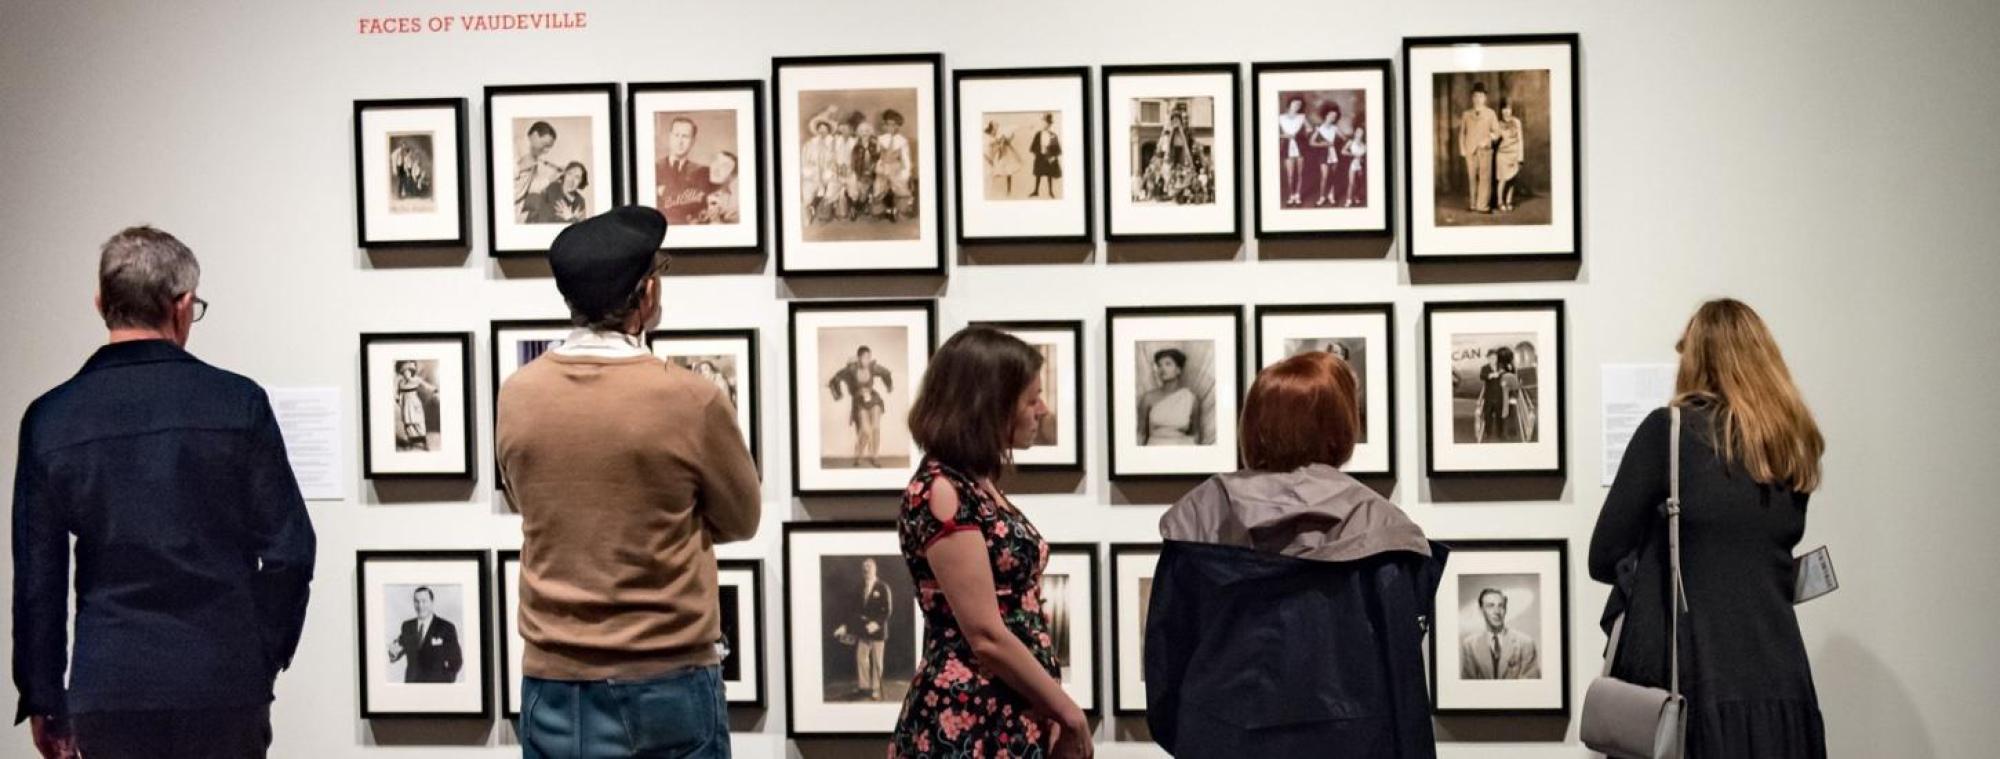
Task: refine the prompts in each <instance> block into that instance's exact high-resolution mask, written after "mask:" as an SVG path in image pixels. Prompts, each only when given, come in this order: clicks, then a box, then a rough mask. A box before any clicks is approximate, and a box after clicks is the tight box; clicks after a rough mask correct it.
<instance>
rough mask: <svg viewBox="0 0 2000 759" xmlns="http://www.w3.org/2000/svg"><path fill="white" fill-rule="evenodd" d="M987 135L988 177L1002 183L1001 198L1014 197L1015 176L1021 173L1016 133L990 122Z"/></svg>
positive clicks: (987, 123) (1019, 151)
mask: <svg viewBox="0 0 2000 759" xmlns="http://www.w3.org/2000/svg"><path fill="white" fill-rule="evenodd" d="M985 135H986V151H985V159H986V176H988V177H991V178H994V179H997V180H999V181H1000V191H1001V197H1003V198H1007V197H1013V195H1014V175H1015V174H1019V173H1021V149H1020V148H1018V147H1015V145H1014V133H1013V132H1009V131H1003V130H1001V129H1000V125H999V124H998V123H996V122H993V121H988V122H986V131H985Z"/></svg>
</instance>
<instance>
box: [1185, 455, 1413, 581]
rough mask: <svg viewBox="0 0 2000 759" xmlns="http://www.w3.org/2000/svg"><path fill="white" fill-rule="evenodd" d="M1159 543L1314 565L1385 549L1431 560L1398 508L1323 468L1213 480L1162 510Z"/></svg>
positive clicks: (1350, 479) (1344, 475)
mask: <svg viewBox="0 0 2000 759" xmlns="http://www.w3.org/2000/svg"><path fill="white" fill-rule="evenodd" d="M1160 537H1162V538H1164V539H1167V540H1182V541H1189V542H1195V543H1214V544H1219V545H1233V546H1240V547H1243V548H1253V549H1256V550H1259V551H1263V552H1265V553H1275V554H1281V555H1284V556H1291V557H1295V558H1301V559H1312V560H1315V561H1353V560H1356V559H1362V558H1366V557H1369V556H1373V555H1376V554H1379V553H1386V552H1390V551H1410V552H1412V553H1417V554H1422V555H1424V556H1429V555H1431V549H1430V541H1428V540H1426V539H1425V538H1424V531H1423V529H1421V528H1419V527H1417V525H1416V523H1415V522H1412V521H1410V518H1409V517H1408V516H1406V515H1404V514H1403V510H1402V509H1399V508H1396V505H1395V504H1393V503H1390V502H1389V500H1388V499H1386V498H1383V497H1382V496H1381V495H1379V494H1377V493H1376V492H1375V491H1374V490H1370V489H1369V488H1368V486H1367V485H1363V484H1361V482H1360V481H1359V480H1356V479H1354V477H1352V476H1350V475H1348V474H1347V473H1346V472H1342V471H1340V470H1338V469H1335V468H1333V467H1330V466H1326V465H1324V464H1313V465H1311V466H1307V467H1305V468H1303V469H1298V470H1294V471H1290V472H1250V471H1245V472H1234V473H1231V474H1222V475H1216V476H1215V477H1212V478H1210V479H1209V480H1208V481H1207V482H1204V483H1202V484H1201V486H1200V487H1198V488H1195V489H1194V491H1193V492H1191V493H1188V494H1187V495H1186V496H1185V497H1183V498H1181V500H1180V502H1179V503H1176V504H1174V507H1173V508H1172V509H1169V510H1167V513H1166V516H1163V517H1161V518H1160Z"/></svg>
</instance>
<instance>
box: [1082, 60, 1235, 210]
mask: <svg viewBox="0 0 2000 759" xmlns="http://www.w3.org/2000/svg"><path fill="white" fill-rule="evenodd" d="M1237 69H1238V67H1237V65H1236V64H1234V63H1216V64H1189V65H1164V66H1106V67H1104V87H1103V92H1104V94H1103V97H1104V179H1105V186H1104V227H1105V236H1104V237H1105V239H1106V240H1109V241H1111V242H1143V241H1148V240H1151V241H1169V240H1238V239H1242V237H1243V229H1242V224H1241V222H1240V219H1241V217H1240V216H1239V214H1238V213H1237V210H1238V206H1237V195H1238V194H1239V192H1240V191H1241V189H1242V188H1241V186H1240V185H1241V184H1242V178H1241V177H1240V176H1239V173H1238V170H1237V168H1238V167H1237V165H1236V160H1237V158H1236V156H1237V155H1238V152H1237V143H1236V124H1237V120H1236V119H1237V110H1238V107H1239V105H1240V103H1239V99H1240V97H1241V95H1240V93H1239V92H1238V89H1237V81H1236V79H1237Z"/></svg>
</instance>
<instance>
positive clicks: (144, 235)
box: [97, 225, 201, 329]
mask: <svg viewBox="0 0 2000 759" xmlns="http://www.w3.org/2000/svg"><path fill="white" fill-rule="evenodd" d="M102 250H103V255H102V256H101V257H100V258H99V259H98V262H97V294H98V297H99V298H101V299H103V302H104V305H103V315H104V326H106V327H110V328H112V329H118V328H121V327H126V328H138V329H145V328H150V327H157V326H159V325H160V323H161V322H164V321H166V320H167V316H168V314H170V313H171V312H172V310H173V301H174V299H175V298H179V297H181V296H182V295H186V294H188V293H191V292H194V288H195V286H196V285H198V284H200V283H201V264H200V263H199V262H197V261H195V260H194V251H191V250H188V247H187V246H186V245H183V244H181V241H180V240H178V239H175V238H174V236H173V235H170V234H167V233H166V232H162V231H160V230H158V229H155V228H153V227H151V226H145V225H142V226H137V227H127V228H126V229H124V230H122V231H120V232H119V233H118V234H115V235H112V236H111V239H109V240H106V241H104V247H103V249H102Z"/></svg>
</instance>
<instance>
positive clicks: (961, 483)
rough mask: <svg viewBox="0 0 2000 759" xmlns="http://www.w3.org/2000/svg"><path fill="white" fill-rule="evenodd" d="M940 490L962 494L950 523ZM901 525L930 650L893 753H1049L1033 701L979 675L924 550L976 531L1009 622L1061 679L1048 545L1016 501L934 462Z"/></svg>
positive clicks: (922, 756) (915, 486)
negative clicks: (1047, 591) (935, 508)
mask: <svg viewBox="0 0 2000 759" xmlns="http://www.w3.org/2000/svg"><path fill="white" fill-rule="evenodd" d="M936 487H950V488H952V489H954V490H955V491H957V494H958V513H957V514H954V515H953V516H952V518H951V519H950V520H940V519H938V518H937V515H936V514H935V513H933V512H932V511H931V507H930V494H931V490H932V489H933V488H936ZM896 525H897V531H898V533H899V535H900V538H901V540H902V549H903V559H904V561H906V562H908V563H909V565H910V578H911V579H912V580H913V581H915V582H916V585H917V605H918V606H919V607H920V608H921V609H922V610H923V614H924V650H923V662H922V665H921V666H920V667H919V668H918V669H917V676H916V680H915V681H914V682H913V683H911V686H910V694H909V697H908V698H907V699H906V700H904V701H903V713H902V716H901V717H899V718H897V720H896V732H895V735H894V737H893V738H891V740H890V743H889V756H890V757H892V758H895V757H908V758H910V759H937V758H941V757H961V756H977V757H1030V758H1032V757H1042V756H1046V755H1047V752H1048V748H1049V746H1048V745H1047V744H1048V739H1049V730H1048V725H1047V724H1046V723H1045V722H1043V721H1042V719H1038V718H1037V717H1035V716H1033V715H1031V714H1030V711H1031V705H1030V704H1029V703H1028V700H1027V699H1026V698H1025V697H1023V696H1021V695H1020V694H1018V693H1016V692H1014V689H1013V688H1011V687H1009V686H1008V685H1007V684H1006V683H1004V682H1001V681H1000V680H999V679H997V678H994V677H990V676H988V675H987V674H985V673H983V672H981V671H980V668H979V662H978V661H977V660H975V659H974V658H973V654H972V645H971V644H970V643H968V642H966V639H965V635H964V634H963V633H962V632H960V630H959V628H958V620H957V618H955V617H954V616H953V615H952V612H951V607H950V605H949V604H947V603H946V601H945V595H944V590H943V588H941V587H940V586H939V585H938V579H937V575H936V574H935V573H934V572H932V571H931V564H930V560H929V559H927V558H925V556H924V554H925V552H926V551H927V550H928V549H929V548H930V546H931V544H933V543H935V542H937V541H938V540H939V539H940V538H943V537H945V536H947V535H950V534H952V533H955V532H967V531H973V530H977V531H978V532H979V534H980V536H981V537H982V538H984V539H985V540H986V553H987V556H988V557H989V558H990V560H991V562H992V569H993V593H994V595H995V596H996V597H997V598H998V599H999V601H1000V617H1001V620H1002V621H1003V622H1005V623H1006V625H1007V629H1008V630H1010V631H1012V632H1013V633H1014V636H1015V637H1017V638H1020V639H1021V642H1022V643H1025V644H1027V646H1028V650H1030V651H1032V652H1034V654H1035V659H1036V660H1037V661H1040V662H1041V664H1042V667H1043V668H1044V669H1046V670H1048V673H1049V674H1050V675H1051V676H1055V675H1056V674H1057V673H1058V672H1059V671H1060V670H1059V669H1058V664H1057V660H1056V652H1055V645H1054V643H1053V641H1051V640H1050V638H1049V623H1048V618H1047V617H1045V616H1043V613H1042V588H1041V585H1042V567H1043V565H1044V564H1046V563H1047V561H1048V548H1049V546H1048V543H1047V542H1044V541H1043V540H1042V536H1041V533H1039V532H1037V531H1036V530H1035V526H1034V525H1032V524H1029V523H1028V518H1027V517H1025V516H1022V515H1021V512H1019V511H1017V510H1015V509H1014V507H1013V505H1012V504H1009V503H1006V502H1005V501H1001V500H996V499H994V498H993V497H992V496H990V495H989V494H988V493H987V492H986V491H985V490H984V489H983V488H980V487H979V485H978V484H977V483H976V482H975V481H974V480H973V479H972V478H970V477H966V476H965V475H963V474H960V473H958V472H956V471H954V470H952V469H950V468H948V467H945V466H944V465H942V464H939V463H938V462H936V461H929V460H927V461H925V462H924V466H923V467H922V468H920V469H918V470H917V474H916V476H915V477H913V478H911V480H910V487H909V489H908V490H907V491H905V492H904V494H903V506H902V511H901V513H900V515H899V516H898V517H897V519H896Z"/></svg>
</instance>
